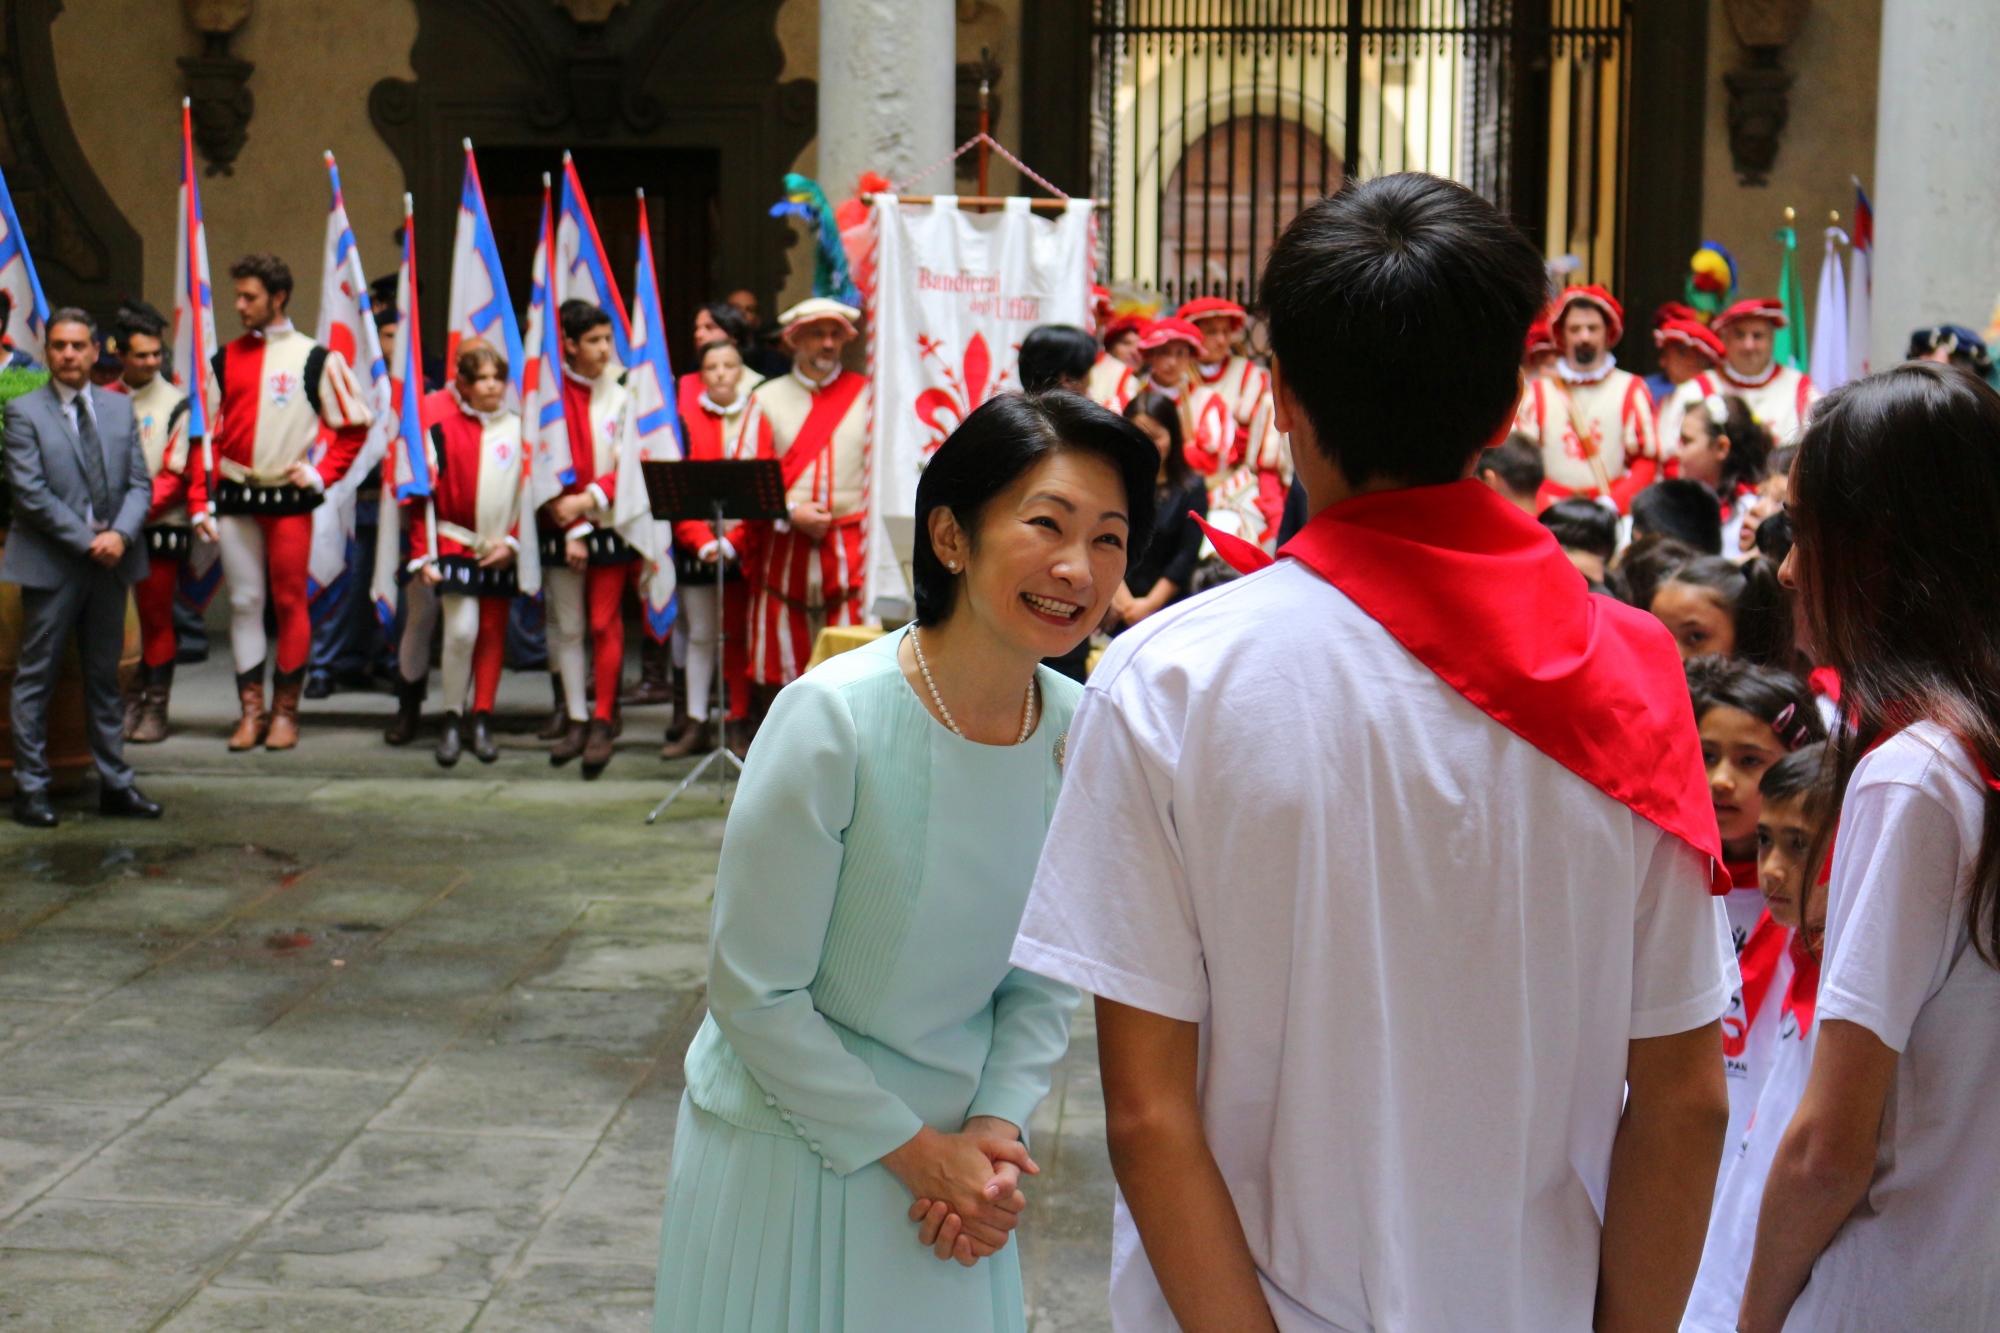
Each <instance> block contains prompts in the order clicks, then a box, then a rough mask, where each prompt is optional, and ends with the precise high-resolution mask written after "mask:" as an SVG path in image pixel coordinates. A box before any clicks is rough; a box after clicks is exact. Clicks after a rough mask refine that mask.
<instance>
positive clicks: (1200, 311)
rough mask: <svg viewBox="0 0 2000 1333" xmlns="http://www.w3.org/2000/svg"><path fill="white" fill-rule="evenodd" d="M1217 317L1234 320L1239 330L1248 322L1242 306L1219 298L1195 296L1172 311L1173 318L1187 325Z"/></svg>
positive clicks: (1248, 319) (1247, 316) (1248, 317)
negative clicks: (1187, 323)
mask: <svg viewBox="0 0 2000 1333" xmlns="http://www.w3.org/2000/svg"><path fill="white" fill-rule="evenodd" d="M1218 315H1220V316H1223V317H1225V318H1228V319H1233V320H1235V321H1236V327H1237V328H1239V329H1240V328H1242V327H1243V326H1244V325H1245V324H1247V323H1249V322H1250V316H1249V315H1248V314H1246V313H1245V312H1244V309H1243V307H1242V306H1240V305H1238V304H1236V302H1234V301H1225V300H1223V299H1222V298H1221V297H1220V296H1197V297H1195V298H1194V300H1192V301H1189V302H1187V303H1186V304H1185V305H1183V306H1182V307H1181V308H1180V309H1179V310H1176V311H1174V318H1176V319H1184V320H1187V321H1188V322H1189V323H1193V322H1194V321H1195V320H1198V319H1213V318H1215V317H1216V316H1218Z"/></svg>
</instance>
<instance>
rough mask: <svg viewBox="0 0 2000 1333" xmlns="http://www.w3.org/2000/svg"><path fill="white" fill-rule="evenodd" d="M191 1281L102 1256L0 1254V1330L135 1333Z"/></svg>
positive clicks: (149, 1324)
mask: <svg viewBox="0 0 2000 1333" xmlns="http://www.w3.org/2000/svg"><path fill="white" fill-rule="evenodd" d="M192 1285H193V1284H192V1280H190V1279H184V1278H181V1277H179V1276H177V1275H175V1274H171V1273H162V1272H159V1271H157V1270H153V1269H146V1268H137V1267H134V1266H132V1265H130V1264H125V1263H121V1262H119V1261H118V1260H117V1259H115V1258H112V1257H111V1256H108V1255H102V1254H78V1253H72V1252H62V1253H54V1254H51V1253H45V1252H42V1251H37V1250H5V1249H0V1329H5V1330H7V1333H140V1331H141V1330H146V1329H151V1328H152V1327H153V1326H154V1324H155V1323H156V1322H157V1321H158V1319H159V1317H160V1316H161V1315H162V1314H164V1313H166V1312H167V1311H168V1310H170V1309H172V1308H173V1306H174V1305H175V1303H176V1302H178V1301H179V1300H181V1299H183V1298H184V1297H185V1296H186V1295H187V1294H188V1291H189V1290H190V1289H191V1288H192Z"/></svg>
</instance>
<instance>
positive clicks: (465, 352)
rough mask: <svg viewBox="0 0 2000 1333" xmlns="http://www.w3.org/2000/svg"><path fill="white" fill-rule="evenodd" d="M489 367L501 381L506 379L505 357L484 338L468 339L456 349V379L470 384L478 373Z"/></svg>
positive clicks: (477, 376) (476, 377)
mask: <svg viewBox="0 0 2000 1333" xmlns="http://www.w3.org/2000/svg"><path fill="white" fill-rule="evenodd" d="M488 367H491V368H492V369H493V371H494V372H495V373H496V374H498V375H499V376H500V378H501V379H503V380H504V379H506V378H507V356H506V354H505V353H504V352H502V351H501V350H500V349H499V348H497V347H495V346H494V345H493V344H492V343H490V342H487V341H486V340H485V339H484V338H468V339H466V340H465V341H464V342H462V343H460V344H459V347H458V366H457V370H458V378H459V379H461V380H463V381H464V382H466V383H467V384H470V383H471V382H472V381H474V380H476V379H478V378H479V372H480V371H482V370H485V369H487V368H488Z"/></svg>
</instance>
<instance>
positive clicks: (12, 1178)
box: [0, 1101, 146, 1217]
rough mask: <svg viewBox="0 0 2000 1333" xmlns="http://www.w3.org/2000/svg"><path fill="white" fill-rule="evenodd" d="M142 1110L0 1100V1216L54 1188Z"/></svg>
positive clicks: (135, 1107)
mask: <svg viewBox="0 0 2000 1333" xmlns="http://www.w3.org/2000/svg"><path fill="white" fill-rule="evenodd" d="M145 1113H146V1108H145V1107H143V1106H90V1105H80V1104H76V1103H70V1102H14V1101H9V1102H0V1217H7V1216H10V1215H11V1214H13V1213H14V1212H15V1211H17V1210H18V1209H19V1208H20V1207H21V1206H22V1205H23V1204H25V1203H27V1202H28V1201H29V1200H30V1199H32V1198H34V1197H35V1196H36V1195H38V1194H41V1193H43V1192H44V1191H46V1190H48V1189H50V1188H52V1187H53V1186H54V1185H55V1184H56V1183H57V1182H58V1181H60V1180H61V1179H62V1178H63V1177H64V1176H66V1175H68V1174H69V1173H70V1172H71V1171H74V1170H75V1169H76V1168H77V1167H78V1166H79V1165H81V1164H82V1163H83V1162H85V1161H86V1160H88V1159H89V1157H90V1156H91V1154H93V1153H95V1152H97V1151H98V1150H99V1149H100V1148H102V1147H103V1146H104V1145H105V1144H107V1143H109V1142H111V1141H112V1140H113V1139H115V1138H117V1137H118V1136H119V1135H120V1134H122V1133H124V1132H125V1130H126V1128H127V1127H128V1126H130V1125H131V1124H132V1122H133V1121H135V1120H137V1119H138V1118H139V1117H140V1116H142V1115H144V1114H145Z"/></svg>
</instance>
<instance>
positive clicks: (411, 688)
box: [382, 672, 430, 745]
mask: <svg viewBox="0 0 2000 1333" xmlns="http://www.w3.org/2000/svg"><path fill="white" fill-rule="evenodd" d="M429 689H430V678H429V677H428V676H426V677H425V678H424V679H422V680H418V681H409V680H404V679H403V676H402V673H401V672H398V673H397V674H396V717H395V720H394V721H392V722H391V723H389V725H388V726H387V727H386V728H384V730H383V732H382V739H383V740H385V741H387V742H389V744H391V745H408V744H409V743H410V742H411V741H413V740H415V739H416V738H417V728H418V727H420V726H422V725H423V720H424V695H425V694H426V693H427V692H428V691H429Z"/></svg>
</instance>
